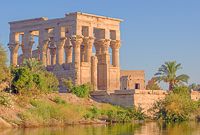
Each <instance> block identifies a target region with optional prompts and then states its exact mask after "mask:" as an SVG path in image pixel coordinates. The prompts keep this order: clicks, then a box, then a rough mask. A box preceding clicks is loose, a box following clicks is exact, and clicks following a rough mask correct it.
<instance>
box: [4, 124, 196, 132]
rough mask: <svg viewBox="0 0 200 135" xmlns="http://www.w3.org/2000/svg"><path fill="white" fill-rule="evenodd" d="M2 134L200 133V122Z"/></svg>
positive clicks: (37, 129) (35, 129) (15, 130)
mask: <svg viewBox="0 0 200 135" xmlns="http://www.w3.org/2000/svg"><path fill="white" fill-rule="evenodd" d="M0 135H200V123H196V122H187V123H181V124H167V125H166V124H161V123H157V122H145V123H139V124H115V125H76V126H67V127H65V128H27V129H3V130H0Z"/></svg>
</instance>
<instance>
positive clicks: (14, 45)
mask: <svg viewBox="0 0 200 135" xmlns="http://www.w3.org/2000/svg"><path fill="white" fill-rule="evenodd" d="M8 47H9V49H10V64H11V65H13V66H16V65H17V64H18V63H17V59H18V49H19V33H15V32H12V31H11V32H10V36H9V43H8Z"/></svg>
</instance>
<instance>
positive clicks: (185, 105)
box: [151, 87, 197, 122]
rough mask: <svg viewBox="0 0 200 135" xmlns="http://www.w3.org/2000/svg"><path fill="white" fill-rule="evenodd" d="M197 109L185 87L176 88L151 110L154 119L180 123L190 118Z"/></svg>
mask: <svg viewBox="0 0 200 135" xmlns="http://www.w3.org/2000/svg"><path fill="white" fill-rule="evenodd" d="M196 109H197V104H196V102H194V101H192V99H191V98H190V94H189V89H188V88H187V87H176V88H174V89H173V92H171V93H170V94H169V95H167V96H166V98H165V99H164V100H161V101H158V102H157V103H156V104H155V105H154V107H153V108H152V109H151V110H152V111H153V112H154V115H155V118H156V119H162V120H164V121H167V122H180V121H185V120H188V119H189V118H190V116H191V115H192V113H193V112H194V111H195V110H196Z"/></svg>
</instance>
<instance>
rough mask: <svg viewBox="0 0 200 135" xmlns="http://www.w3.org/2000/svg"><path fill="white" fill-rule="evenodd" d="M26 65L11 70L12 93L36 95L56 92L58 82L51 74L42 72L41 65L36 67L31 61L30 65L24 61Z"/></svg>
mask: <svg viewBox="0 0 200 135" xmlns="http://www.w3.org/2000/svg"><path fill="white" fill-rule="evenodd" d="M26 64H27V65H24V66H23V67H18V68H13V69H12V70H11V73H12V76H13V79H12V90H13V92H14V93H19V94H28V95H37V94H40V93H50V92H53V91H58V85H59V82H58V79H57V78H56V76H55V75H54V74H53V73H50V72H48V71H46V70H44V69H43V68H42V67H41V65H36V64H37V63H36V64H34V63H33V61H31V62H30V64H29V63H28V62H27V61H26ZM32 66H33V67H32Z"/></svg>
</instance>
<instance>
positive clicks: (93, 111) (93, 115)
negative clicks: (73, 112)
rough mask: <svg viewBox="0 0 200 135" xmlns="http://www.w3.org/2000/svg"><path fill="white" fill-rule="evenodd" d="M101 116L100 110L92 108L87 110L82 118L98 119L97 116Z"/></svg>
mask: <svg viewBox="0 0 200 135" xmlns="http://www.w3.org/2000/svg"><path fill="white" fill-rule="evenodd" d="M100 115H101V110H100V109H98V108H97V107H96V106H93V107H92V108H90V109H89V112H88V113H87V114H85V115H84V116H83V117H84V118H85V119H89V118H90V119H98V118H99V116H100Z"/></svg>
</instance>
